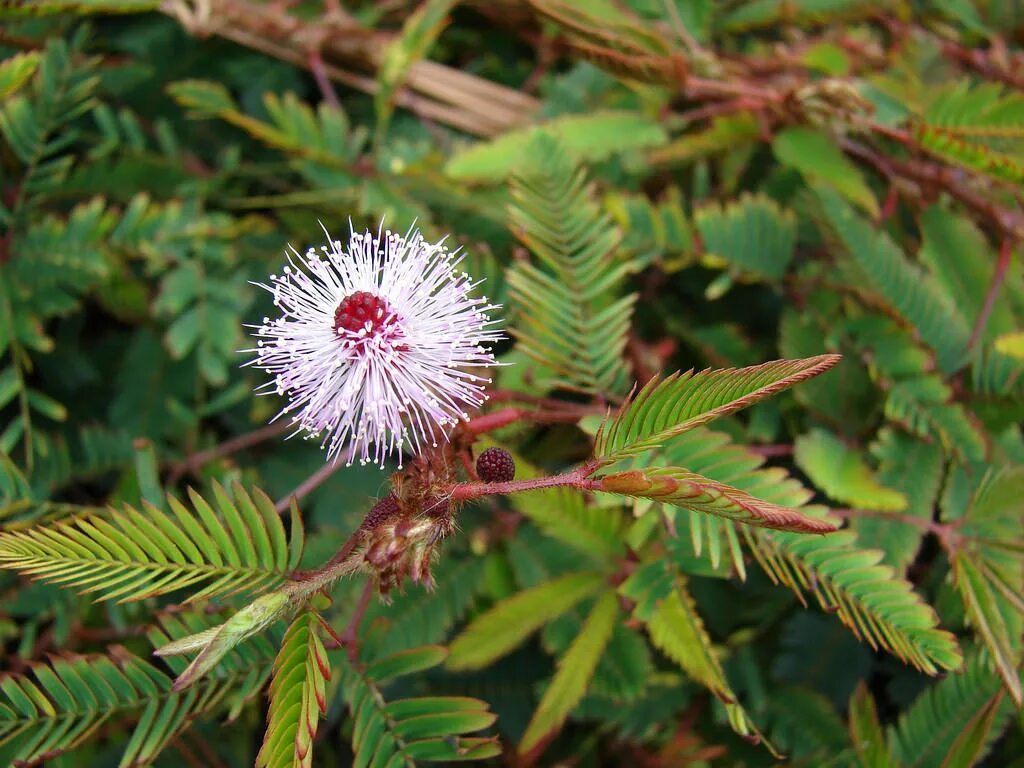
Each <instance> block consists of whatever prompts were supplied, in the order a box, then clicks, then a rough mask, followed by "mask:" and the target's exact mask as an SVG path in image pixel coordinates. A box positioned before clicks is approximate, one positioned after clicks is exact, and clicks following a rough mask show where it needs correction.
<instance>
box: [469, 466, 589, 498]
mask: <svg viewBox="0 0 1024 768" xmlns="http://www.w3.org/2000/svg"><path fill="white" fill-rule="evenodd" d="M597 466H598V465H597V462H594V461H590V462H587V463H586V464H583V465H581V466H579V467H577V468H576V469H574V470H572V471H571V472H566V473H565V474H561V475H550V476H548V477H534V478H531V479H529V480H509V481H508V482H505V483H458V484H456V485H453V486H451V488H450V489H449V498H450V499H451V500H452V501H468V500H469V499H476V498H479V497H480V496H491V495H494V494H498V493H502V494H504V493H519V492H521V491H534V490H537V489H539V488H556V487H558V486H572V487H574V488H580V489H582V490H593V489H594V488H597V487H598V485H599V482H598V481H597V480H590V479H588V478H589V476H590V475H591V474H592V473H593V472H594V470H595V469H597Z"/></svg>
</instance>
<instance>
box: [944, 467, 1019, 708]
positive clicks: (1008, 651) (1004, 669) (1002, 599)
mask: <svg viewBox="0 0 1024 768" xmlns="http://www.w3.org/2000/svg"><path fill="white" fill-rule="evenodd" d="M1022 520H1024V470H1021V469H1020V468H1014V469H1009V470H1003V471H992V472H990V474H989V475H988V476H986V477H985V479H984V480H982V482H981V485H980V486H979V488H978V490H977V491H976V492H975V494H974V497H973V499H972V500H971V504H970V506H969V507H968V509H967V512H966V514H965V515H964V518H963V522H964V527H963V529H962V532H963V534H964V537H965V538H964V539H963V540H962V541H961V542H959V543H958V544H954V545H953V550H952V553H951V560H952V572H953V579H954V583H955V585H956V588H957V591H958V592H959V593H960V596H961V598H962V599H963V602H964V607H965V609H966V611H967V617H968V619H969V621H970V623H971V625H972V626H973V627H974V629H975V631H976V632H977V633H978V635H980V637H981V639H982V640H983V641H984V643H985V647H986V648H987V649H988V651H989V653H990V654H991V655H992V660H993V662H994V664H995V667H996V669H997V670H998V672H999V675H1000V676H1001V677H1002V678H1003V682H1004V684H1005V685H1006V689H1007V690H1008V691H1009V693H1010V696H1011V697H1012V698H1013V700H1014V702H1015V703H1016V704H1017V706H1018V707H1020V706H1021V704H1022V701H1024V694H1022V689H1021V683H1020V675H1019V673H1018V667H1019V666H1020V658H1021V640H1020V634H1021V619H1020V615H1021V613H1022V612H1024V559H1022V556H1021V552H1020V546H1021V543H1022V542H1024V523H1022Z"/></svg>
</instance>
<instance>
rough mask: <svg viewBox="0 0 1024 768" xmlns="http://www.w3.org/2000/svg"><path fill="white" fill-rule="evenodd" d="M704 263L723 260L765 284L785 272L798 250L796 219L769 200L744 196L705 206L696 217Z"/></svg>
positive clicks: (764, 197)
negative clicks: (794, 251) (702, 247)
mask: <svg viewBox="0 0 1024 768" xmlns="http://www.w3.org/2000/svg"><path fill="white" fill-rule="evenodd" d="M694 223H695V224H696V225H697V229H698V231H699V232H700V236H701V240H702V241H703V244H704V252H705V256H704V261H705V263H707V262H709V261H713V260H715V259H716V257H717V258H720V259H724V260H725V262H726V263H727V264H728V265H729V266H730V267H732V268H734V269H738V270H739V271H740V272H741V273H749V274H751V275H753V276H755V277H758V278H761V279H765V280H778V279H779V278H781V277H782V275H783V274H785V272H786V268H787V267H788V266H789V262H790V261H791V260H792V258H793V250H794V248H795V246H796V217H795V216H794V215H793V213H792V211H788V210H784V209H782V208H780V207H779V205H778V203H776V202H775V201H774V200H772V199H771V198H770V197H766V196H764V195H749V194H743V195H741V196H740V197H739V199H738V200H734V201H732V202H730V203H729V204H728V205H726V206H724V207H723V206H719V205H718V204H714V203H713V204H710V205H704V206H702V207H700V208H698V209H697V211H696V213H695V214H694Z"/></svg>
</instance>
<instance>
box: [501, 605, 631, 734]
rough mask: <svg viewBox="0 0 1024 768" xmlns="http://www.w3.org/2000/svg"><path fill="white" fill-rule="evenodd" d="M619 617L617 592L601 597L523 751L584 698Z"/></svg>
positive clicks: (550, 689) (538, 713)
mask: <svg viewBox="0 0 1024 768" xmlns="http://www.w3.org/2000/svg"><path fill="white" fill-rule="evenodd" d="M618 618H619V608H618V603H617V601H616V598H615V593H614V592H612V591H607V592H605V593H604V594H602V595H601V596H600V597H599V598H598V599H597V602H596V603H595V604H594V607H593V608H592V609H591V611H590V615H589V616H588V617H587V620H586V621H585V622H584V623H583V627H582V628H581V629H580V632H579V634H578V635H576V638H575V639H574V640H573V642H572V644H571V645H570V646H569V649H568V650H567V651H566V652H565V654H564V655H563V656H562V657H561V658H560V659H559V661H558V668H557V671H556V672H555V676H554V678H552V680H551V683H550V684H549V685H548V687H547V689H546V690H545V691H544V696H543V697H542V698H541V700H540V704H539V705H538V706H537V710H536V711H535V712H534V713H533V717H532V718H531V719H530V724H529V725H528V726H527V728H526V733H524V734H523V738H522V740H521V741H520V742H519V752H520V753H521V754H528V753H529V752H530V750H531V749H533V747H535V746H536V745H537V744H539V743H540V742H541V741H543V740H544V738H545V737H547V736H549V735H550V734H551V733H552V732H554V731H557V730H558V729H559V728H561V726H562V724H563V723H564V722H565V719H566V718H567V717H568V716H569V713H570V712H572V710H573V708H574V707H575V706H576V705H577V704H578V703H579V701H580V699H582V698H583V694H584V693H585V692H586V690H587V687H588V685H589V683H590V679H591V676H592V675H593V674H594V670H595V669H596V667H597V663H598V661H599V660H600V658H601V656H602V655H603V654H604V651H605V648H606V647H607V645H608V643H609V641H610V640H611V637H612V630H613V629H614V627H615V622H616V620H617V619H618Z"/></svg>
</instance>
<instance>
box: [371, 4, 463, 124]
mask: <svg viewBox="0 0 1024 768" xmlns="http://www.w3.org/2000/svg"><path fill="white" fill-rule="evenodd" d="M457 3H458V0H425V2H423V3H422V4H421V5H420V7H419V8H417V9H416V10H415V11H414V12H413V13H411V14H409V15H408V16H407V17H406V19H405V23H404V24H403V25H402V32H401V34H399V35H398V37H396V38H395V39H394V40H393V41H392V42H391V43H390V44H389V45H388V46H387V48H385V50H384V53H383V55H382V57H381V61H380V64H379V66H378V71H377V85H378V88H377V93H376V94H375V95H374V97H373V106H374V109H375V110H376V112H377V135H378V138H379V137H383V135H384V133H385V132H386V131H387V126H388V123H389V122H390V120H391V113H392V112H393V111H394V108H395V96H396V94H397V93H398V91H399V90H400V89H401V87H402V85H403V83H404V81H405V77H406V74H407V73H408V72H409V69H410V68H411V67H412V65H413V64H414V63H416V62H417V61H418V60H420V59H422V58H423V57H424V56H426V55H427V52H428V51H429V50H430V48H431V46H432V45H433V44H434V43H435V42H436V41H437V38H438V37H439V36H440V34H441V32H442V30H443V29H444V27H445V25H446V24H447V22H448V14H449V12H451V10H452V8H454V7H455V5H456V4H457Z"/></svg>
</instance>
